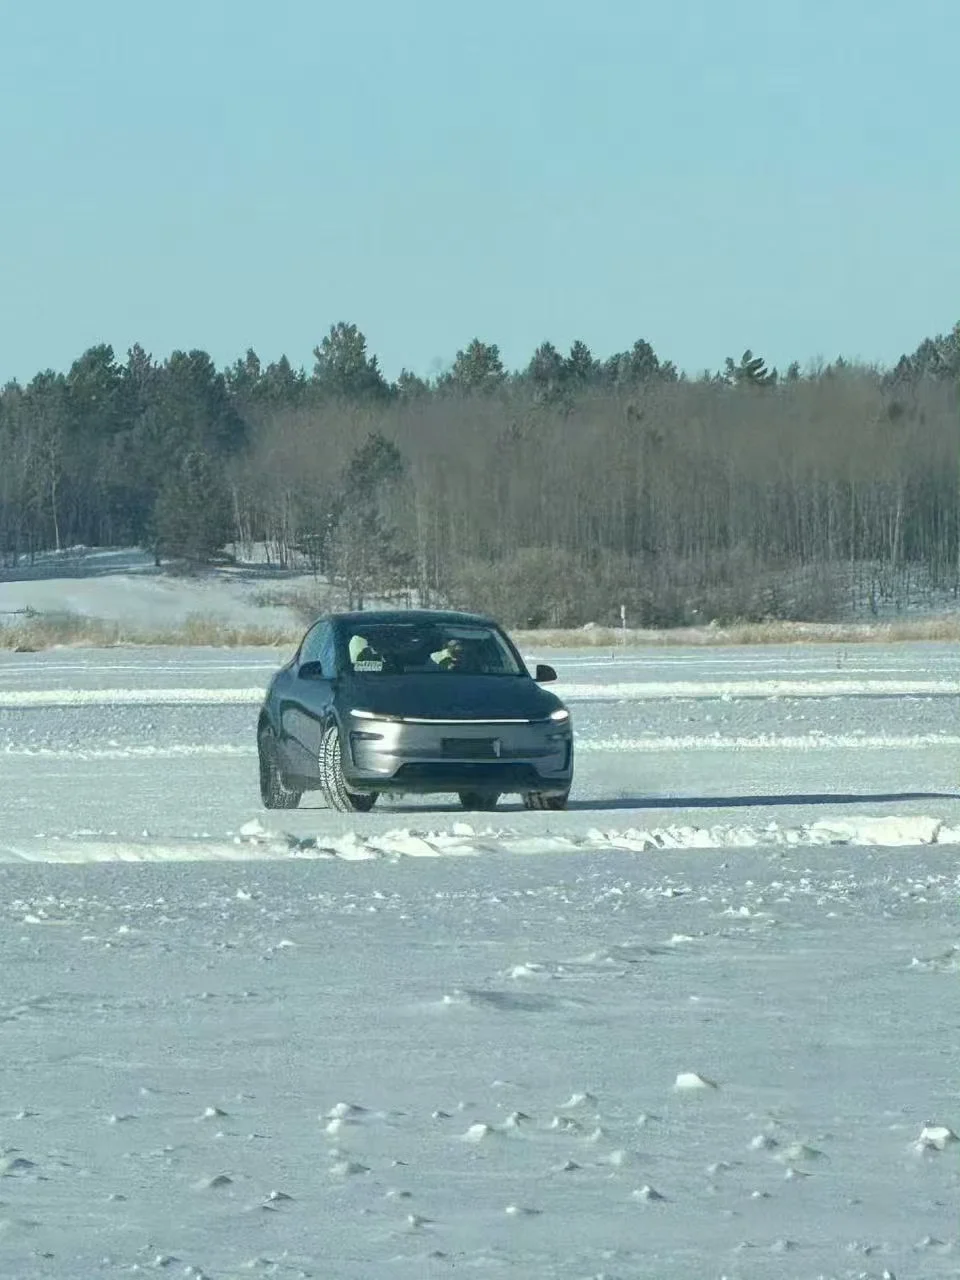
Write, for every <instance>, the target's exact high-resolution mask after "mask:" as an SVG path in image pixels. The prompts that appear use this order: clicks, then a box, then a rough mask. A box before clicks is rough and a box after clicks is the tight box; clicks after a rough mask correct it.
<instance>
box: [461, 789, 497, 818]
mask: <svg viewBox="0 0 960 1280" xmlns="http://www.w3.org/2000/svg"><path fill="white" fill-rule="evenodd" d="M457 795H458V796H459V797H460V803H461V804H462V805H463V807H464V809H473V810H475V811H477V812H479V813H490V812H492V811H493V810H494V809H495V808H496V807H497V805H498V804H499V803H500V793H499V792H496V791H495V792H493V793H492V794H491V792H489V791H486V792H484V791H458V792H457Z"/></svg>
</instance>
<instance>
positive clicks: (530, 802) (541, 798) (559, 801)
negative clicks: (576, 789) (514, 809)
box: [523, 791, 570, 810]
mask: <svg viewBox="0 0 960 1280" xmlns="http://www.w3.org/2000/svg"><path fill="white" fill-rule="evenodd" d="M569 799H570V792H569V791H562V792H560V794H559V795H558V794H557V793H556V792H553V793H552V794H551V793H550V792H546V791H528V792H526V794H525V795H524V797H523V807H524V808H525V809H552V810H559V809H565V808H566V807H567V801H568V800H569Z"/></svg>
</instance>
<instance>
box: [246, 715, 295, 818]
mask: <svg viewBox="0 0 960 1280" xmlns="http://www.w3.org/2000/svg"><path fill="white" fill-rule="evenodd" d="M257 755H258V756H259V758H260V799H261V800H262V801H263V807H264V808H265V809H296V807H297V805H298V804H299V803H300V801H301V799H302V797H303V792H302V791H297V790H296V789H295V788H294V787H291V786H288V785H287V783H286V781H285V780H284V777H283V771H282V770H281V768H280V752H279V750H278V747H277V739H276V737H275V736H274V733H273V730H272V729H271V728H270V727H269V726H266V725H265V726H264V727H263V728H262V729H261V730H260V732H259V734H258V735H257Z"/></svg>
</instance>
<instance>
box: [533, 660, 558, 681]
mask: <svg viewBox="0 0 960 1280" xmlns="http://www.w3.org/2000/svg"><path fill="white" fill-rule="evenodd" d="M533 678H534V680H536V682H537V684H549V683H550V681H551V680H556V678H557V673H556V671H554V669H553V667H551V666H549V665H548V664H547V663H546V662H538V663H537V673H536V675H535V676H534V677H533Z"/></svg>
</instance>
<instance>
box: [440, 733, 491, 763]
mask: <svg viewBox="0 0 960 1280" xmlns="http://www.w3.org/2000/svg"><path fill="white" fill-rule="evenodd" d="M440 745H441V749H442V751H443V754H444V755H445V756H450V757H451V759H456V760H497V759H499V757H500V742H499V739H497V738H444V739H443V741H442V742H441V744H440Z"/></svg>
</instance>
